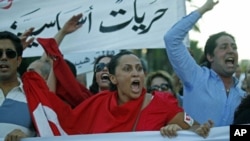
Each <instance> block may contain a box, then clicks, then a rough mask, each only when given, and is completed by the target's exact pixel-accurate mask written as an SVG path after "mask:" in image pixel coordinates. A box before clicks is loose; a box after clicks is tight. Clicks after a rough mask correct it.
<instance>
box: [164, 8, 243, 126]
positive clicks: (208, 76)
mask: <svg viewBox="0 0 250 141" xmlns="http://www.w3.org/2000/svg"><path fill="white" fill-rule="evenodd" d="M200 17H201V15H200V13H198V12H197V11H194V12H192V13H190V14H189V15H187V16H185V17H183V18H182V19H181V20H180V21H179V22H177V23H176V24H175V25H174V26H173V27H172V28H171V29H170V30H169V31H168V32H167V33H166V35H165V36H164V41H165V45H166V51H167V54H168V57H169V60H170V62H171V64H172V66H173V69H174V71H175V72H176V74H177V75H178V77H179V78H180V79H181V81H182V82H183V85H184V86H183V87H184V97H183V108H184V110H185V111H186V112H187V113H188V114H190V115H191V116H192V117H193V118H194V119H195V120H196V121H198V122H199V123H201V124H202V123H204V122H207V120H209V119H211V120H213V122H214V126H228V125H230V124H232V123H233V118H234V112H235V109H236V108H237V107H238V105H239V104H240V102H241V100H242V98H243V97H244V96H245V93H244V91H242V90H241V89H240V88H239V87H237V86H236V85H237V81H236V79H234V85H233V86H232V87H231V88H230V92H229V94H228V96H227V94H226V90H225V87H224V84H223V82H222V80H221V78H220V77H219V76H218V74H217V73H216V72H215V71H214V70H212V69H209V68H207V67H201V66H199V65H198V64H197V63H196V62H195V60H194V59H193V57H192V56H191V55H190V53H189V52H188V50H187V48H186V47H185V45H184V44H183V40H184V38H185V37H186V35H187V34H188V32H189V30H191V29H192V27H193V26H194V24H195V23H196V22H197V21H198V20H199V19H200Z"/></svg>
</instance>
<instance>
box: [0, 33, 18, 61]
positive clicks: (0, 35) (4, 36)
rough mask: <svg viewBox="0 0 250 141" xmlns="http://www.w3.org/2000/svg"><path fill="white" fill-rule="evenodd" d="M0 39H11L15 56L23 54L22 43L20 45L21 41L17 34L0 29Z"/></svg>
mask: <svg viewBox="0 0 250 141" xmlns="http://www.w3.org/2000/svg"><path fill="white" fill-rule="evenodd" d="M2 39H9V40H11V42H12V43H13V44H14V46H15V49H16V52H17V56H22V55H23V45H22V42H21V40H20V38H19V37H18V36H17V35H15V34H13V33H11V32H9V31H1V32H0V40H2Z"/></svg>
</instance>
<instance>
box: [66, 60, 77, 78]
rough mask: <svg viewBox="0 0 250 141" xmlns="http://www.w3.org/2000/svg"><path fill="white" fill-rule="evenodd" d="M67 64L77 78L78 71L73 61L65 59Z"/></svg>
mask: <svg viewBox="0 0 250 141" xmlns="http://www.w3.org/2000/svg"><path fill="white" fill-rule="evenodd" d="M64 60H65V62H66V63H67V64H68V66H69V68H70V70H71V72H72V73H73V75H74V76H75V77H76V76H77V70H76V66H75V64H74V63H72V62H71V61H69V60H68V59H64Z"/></svg>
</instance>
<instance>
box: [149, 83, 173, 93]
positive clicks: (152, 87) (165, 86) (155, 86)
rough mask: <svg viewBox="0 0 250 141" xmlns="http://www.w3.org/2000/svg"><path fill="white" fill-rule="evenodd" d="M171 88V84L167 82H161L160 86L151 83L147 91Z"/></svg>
mask: <svg viewBox="0 0 250 141" xmlns="http://www.w3.org/2000/svg"><path fill="white" fill-rule="evenodd" d="M169 89H170V90H171V89H172V88H171V86H170V85H169V84H166V83H163V84H161V85H160V86H159V85H153V86H151V87H150V88H149V91H150V92H152V91H168V90H169Z"/></svg>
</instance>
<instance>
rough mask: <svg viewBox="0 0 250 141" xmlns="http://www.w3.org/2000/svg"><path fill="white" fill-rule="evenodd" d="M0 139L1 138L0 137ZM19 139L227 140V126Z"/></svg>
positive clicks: (58, 140)
mask: <svg viewBox="0 0 250 141" xmlns="http://www.w3.org/2000/svg"><path fill="white" fill-rule="evenodd" d="M0 141H3V139H1V138H0ZM21 141H229V126H224V127H214V128H211V131H210V134H209V136H208V137H207V138H205V139H204V138H202V137H201V136H198V135H197V134H196V133H194V132H192V131H179V132H178V136H177V137H175V138H171V139H170V138H168V137H162V136H161V135H160V131H145V132H126V133H105V134H89V135H72V136H57V137H43V138H39V137H36V138H25V139H22V140H21Z"/></svg>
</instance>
